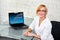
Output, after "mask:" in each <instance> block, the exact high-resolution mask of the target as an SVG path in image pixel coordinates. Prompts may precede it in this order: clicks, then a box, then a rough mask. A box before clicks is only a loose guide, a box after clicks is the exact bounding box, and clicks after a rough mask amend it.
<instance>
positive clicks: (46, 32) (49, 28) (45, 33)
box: [40, 22, 52, 40]
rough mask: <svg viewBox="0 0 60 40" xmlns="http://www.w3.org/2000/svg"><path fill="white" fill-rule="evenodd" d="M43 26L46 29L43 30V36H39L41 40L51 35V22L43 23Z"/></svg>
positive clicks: (45, 39)
mask: <svg viewBox="0 0 60 40" xmlns="http://www.w3.org/2000/svg"><path fill="white" fill-rule="evenodd" d="M45 24H46V27H45V28H44V31H43V35H40V36H41V40H47V38H48V36H49V34H51V29H52V25H51V22H49V23H45Z"/></svg>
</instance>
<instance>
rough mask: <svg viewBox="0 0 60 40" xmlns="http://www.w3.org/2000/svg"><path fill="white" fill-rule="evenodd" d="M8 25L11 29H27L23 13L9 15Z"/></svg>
mask: <svg viewBox="0 0 60 40" xmlns="http://www.w3.org/2000/svg"><path fill="white" fill-rule="evenodd" d="M9 24H10V26H11V27H13V28H15V29H16V28H18V29H22V28H23V29H24V28H28V26H27V25H26V24H24V14H23V12H18V13H14V12H12V13H9Z"/></svg>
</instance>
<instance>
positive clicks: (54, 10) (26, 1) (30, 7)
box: [0, 0, 60, 22]
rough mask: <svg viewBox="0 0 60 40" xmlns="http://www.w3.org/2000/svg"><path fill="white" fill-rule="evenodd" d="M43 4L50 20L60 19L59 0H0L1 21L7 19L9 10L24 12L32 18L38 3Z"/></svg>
mask: <svg viewBox="0 0 60 40" xmlns="http://www.w3.org/2000/svg"><path fill="white" fill-rule="evenodd" d="M40 4H45V5H46V6H47V8H48V14H47V16H48V17H49V18H50V20H55V21H60V0H0V5H1V7H0V15H1V22H4V21H8V13H9V12H20V11H23V12H24V16H25V17H31V18H33V17H34V16H35V15H36V14H35V9H36V7H37V6H38V5H40Z"/></svg>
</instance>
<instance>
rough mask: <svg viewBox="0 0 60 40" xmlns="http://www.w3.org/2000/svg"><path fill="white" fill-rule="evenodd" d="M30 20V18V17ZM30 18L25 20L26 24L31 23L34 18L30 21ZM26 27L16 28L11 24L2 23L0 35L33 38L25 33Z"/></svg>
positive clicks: (29, 39) (28, 39)
mask: <svg viewBox="0 0 60 40" xmlns="http://www.w3.org/2000/svg"><path fill="white" fill-rule="evenodd" d="M29 20H30V19H29ZM27 21H28V19H26V20H25V24H27V25H29V24H30V23H31V21H32V20H30V21H28V22H27ZM25 30H26V29H19V30H16V29H14V28H12V27H11V26H10V25H9V24H0V36H3V37H9V38H14V39H18V40H20V39H21V38H23V39H27V40H31V39H32V37H26V36H24V35H23V33H24V32H25Z"/></svg>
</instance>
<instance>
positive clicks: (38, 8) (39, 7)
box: [36, 4, 48, 14]
mask: <svg viewBox="0 0 60 40" xmlns="http://www.w3.org/2000/svg"><path fill="white" fill-rule="evenodd" d="M42 7H45V9H46V10H45V14H47V11H48V10H47V7H46V6H45V5H44V4H41V5H39V6H38V7H37V9H36V14H37V13H38V10H40V9H41V8H42Z"/></svg>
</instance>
